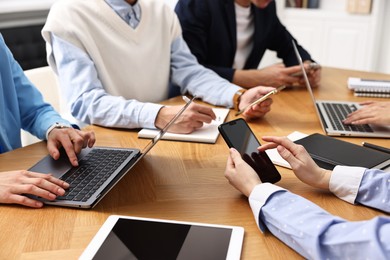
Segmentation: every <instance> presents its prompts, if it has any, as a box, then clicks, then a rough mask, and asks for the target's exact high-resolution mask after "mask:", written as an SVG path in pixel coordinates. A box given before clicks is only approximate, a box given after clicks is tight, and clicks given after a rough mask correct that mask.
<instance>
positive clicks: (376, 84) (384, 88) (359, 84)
mask: <svg viewBox="0 0 390 260" xmlns="http://www.w3.org/2000/svg"><path fill="white" fill-rule="evenodd" d="M348 88H349V89H352V90H354V91H358V92H377V93H390V81H389V80H376V79H361V78H353V77H349V78H348Z"/></svg>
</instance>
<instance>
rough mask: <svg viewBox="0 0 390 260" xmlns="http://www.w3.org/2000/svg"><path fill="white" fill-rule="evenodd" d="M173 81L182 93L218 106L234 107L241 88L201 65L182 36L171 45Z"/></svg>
mask: <svg viewBox="0 0 390 260" xmlns="http://www.w3.org/2000/svg"><path fill="white" fill-rule="evenodd" d="M171 63H172V64H171V68H172V82H173V83H174V84H175V85H178V86H180V88H181V90H182V91H181V92H182V93H186V92H188V93H190V94H192V95H196V96H197V97H198V98H200V99H202V100H203V101H205V102H208V103H210V104H213V105H217V106H225V107H233V96H234V94H235V93H236V92H237V90H238V89H240V88H239V87H238V86H235V85H233V84H231V83H230V82H228V81H227V80H225V79H222V78H221V77H219V76H218V75H217V74H216V73H215V72H213V71H211V70H209V69H206V68H204V67H203V66H201V65H199V63H198V62H197V60H196V58H195V57H194V56H193V55H192V54H191V52H190V50H189V49H188V46H187V44H186V43H185V42H184V40H183V38H182V37H179V38H177V39H176V40H175V41H174V42H173V43H172V46H171Z"/></svg>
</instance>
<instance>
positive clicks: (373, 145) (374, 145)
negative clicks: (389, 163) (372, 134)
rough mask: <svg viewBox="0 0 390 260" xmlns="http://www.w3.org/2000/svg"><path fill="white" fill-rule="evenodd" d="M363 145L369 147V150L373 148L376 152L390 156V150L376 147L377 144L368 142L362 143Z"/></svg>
mask: <svg viewBox="0 0 390 260" xmlns="http://www.w3.org/2000/svg"><path fill="white" fill-rule="evenodd" d="M362 145H363V146H364V147H368V148H371V149H374V150H377V151H381V152H384V153H388V154H390V149H389V148H386V147H383V146H379V145H376V144H370V143H367V142H362Z"/></svg>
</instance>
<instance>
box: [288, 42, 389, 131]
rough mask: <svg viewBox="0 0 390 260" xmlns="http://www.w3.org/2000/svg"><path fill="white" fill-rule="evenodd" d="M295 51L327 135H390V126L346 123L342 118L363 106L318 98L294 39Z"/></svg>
mask: <svg viewBox="0 0 390 260" xmlns="http://www.w3.org/2000/svg"><path fill="white" fill-rule="evenodd" d="M292 43H293V46H294V51H295V54H296V56H297V59H298V61H299V64H300V66H301V69H302V73H303V77H304V79H305V84H306V87H307V90H308V91H309V94H310V98H311V100H312V102H313V105H314V108H315V110H316V113H317V116H318V118H319V121H320V123H321V127H322V129H323V131H324V133H326V134H327V135H330V136H352V137H381V138H389V137H390V126H378V125H371V124H370V125H369V124H366V125H345V124H343V123H342V120H343V119H345V118H346V117H347V115H348V114H350V113H351V112H353V111H355V110H357V109H359V108H360V107H361V106H360V105H359V103H357V102H348V101H331V100H316V99H315V97H314V95H313V91H312V89H311V86H310V82H309V79H308V77H307V74H306V70H305V68H304V66H303V61H302V58H301V56H300V54H299V52H298V49H297V46H296V45H295V42H294V41H293V42H292Z"/></svg>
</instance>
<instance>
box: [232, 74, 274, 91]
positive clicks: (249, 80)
mask: <svg viewBox="0 0 390 260" xmlns="http://www.w3.org/2000/svg"><path fill="white" fill-rule="evenodd" d="M256 74H258V73H255V72H254V70H235V71H234V75H233V81H232V82H233V83H234V84H236V85H238V86H241V87H243V88H247V89H248V88H253V87H256V86H259V85H267V84H266V83H265V82H261V79H260V77H259V76H257V75H256Z"/></svg>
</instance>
